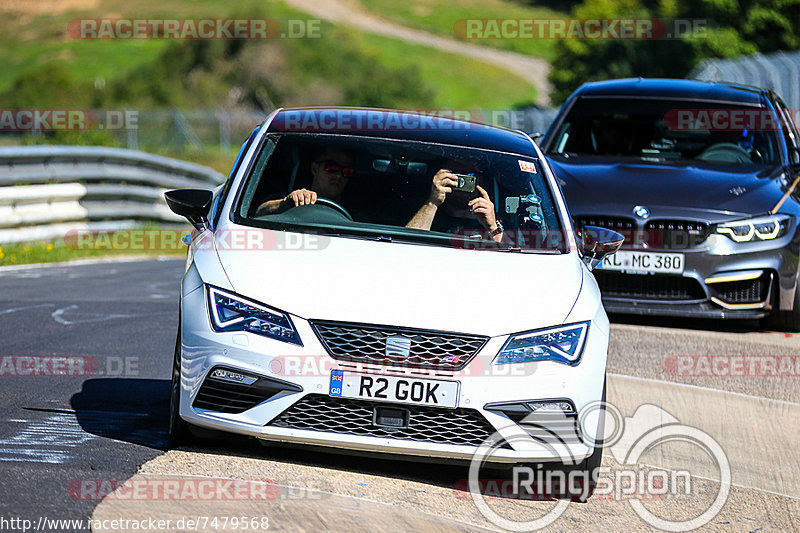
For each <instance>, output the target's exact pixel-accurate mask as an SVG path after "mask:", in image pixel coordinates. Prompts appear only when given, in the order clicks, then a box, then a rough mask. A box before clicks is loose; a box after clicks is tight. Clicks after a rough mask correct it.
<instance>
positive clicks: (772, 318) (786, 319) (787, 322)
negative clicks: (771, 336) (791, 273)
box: [765, 281, 800, 333]
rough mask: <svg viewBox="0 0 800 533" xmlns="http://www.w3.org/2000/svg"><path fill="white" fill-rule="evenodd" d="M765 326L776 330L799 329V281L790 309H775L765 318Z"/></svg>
mask: <svg viewBox="0 0 800 533" xmlns="http://www.w3.org/2000/svg"><path fill="white" fill-rule="evenodd" d="M776 307H777V306H776ZM765 326H767V328H771V329H776V330H778V331H791V332H795V333H796V332H798V331H800V281H799V282H798V285H797V288H796V289H795V291H794V306H793V307H792V310H791V311H781V310H779V309H776V310H775V311H773V312H772V314H771V315H769V316H768V317H767V319H766V320H765Z"/></svg>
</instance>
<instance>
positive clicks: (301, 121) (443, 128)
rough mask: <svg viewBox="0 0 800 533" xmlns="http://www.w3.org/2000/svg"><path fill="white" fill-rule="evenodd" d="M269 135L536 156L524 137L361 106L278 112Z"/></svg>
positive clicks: (446, 119)
mask: <svg viewBox="0 0 800 533" xmlns="http://www.w3.org/2000/svg"><path fill="white" fill-rule="evenodd" d="M267 132H268V133H308V134H339V135H355V136H361V137H371V138H384V139H398V140H410V141H421V142H430V143H437V144H450V145H456V146H464V147H468V148H480V149H486V150H497V151H501V152H511V153H518V154H524V155H530V156H532V157H536V156H537V154H536V149H535V148H534V146H533V142H532V140H531V139H530V138H529V137H528V136H527V135H525V134H524V133H522V132H519V131H514V130H509V129H506V128H501V127H498V126H489V125H486V124H480V123H478V122H470V121H466V120H459V119H455V118H449V117H443V116H440V115H436V114H434V113H433V112H431V113H418V112H413V111H400V110H393V109H373V108H363V107H302V108H291V109H288V108H287V109H280V110H278V112H277V113H276V115H275V116H274V117H273V119H272V121H271V122H270V124H269V129H268V130H267Z"/></svg>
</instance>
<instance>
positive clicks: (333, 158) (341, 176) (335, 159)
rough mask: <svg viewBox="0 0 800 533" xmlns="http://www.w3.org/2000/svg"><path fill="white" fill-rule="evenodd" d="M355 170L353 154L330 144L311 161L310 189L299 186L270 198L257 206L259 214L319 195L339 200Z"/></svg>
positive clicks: (308, 201) (313, 199)
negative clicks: (282, 195)
mask: <svg viewBox="0 0 800 533" xmlns="http://www.w3.org/2000/svg"><path fill="white" fill-rule="evenodd" d="M354 172H355V169H354V168H353V158H352V157H351V156H350V155H349V154H347V153H346V152H343V151H341V150H338V149H336V148H326V149H324V150H322V151H321V152H318V153H317V154H316V156H315V157H314V161H313V162H312V163H311V175H312V177H313V179H312V181H311V188H310V189H296V190H294V191H292V192H290V193H289V194H287V195H286V196H285V197H284V198H275V199H272V200H267V201H266V202H264V203H262V204H261V205H259V206H258V208H257V209H256V216H261V215H273V214H276V213H282V212H283V211H286V210H287V209H290V208H292V207H297V206H299V205H311V204H314V203H316V202H317V197H321V198H327V199H329V200H333V201H334V202H339V201H340V199H341V197H342V192H343V191H344V189H345V187H347V182H348V181H349V179H350V177H351V176H352V175H353V173H354Z"/></svg>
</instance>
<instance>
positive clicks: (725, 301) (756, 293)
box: [596, 235, 799, 319]
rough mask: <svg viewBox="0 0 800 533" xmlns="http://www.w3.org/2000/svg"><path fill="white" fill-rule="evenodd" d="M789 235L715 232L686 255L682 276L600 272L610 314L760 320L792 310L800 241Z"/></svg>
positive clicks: (601, 270) (687, 251)
mask: <svg viewBox="0 0 800 533" xmlns="http://www.w3.org/2000/svg"><path fill="white" fill-rule="evenodd" d="M796 240H797V239H792V238H791V237H790V236H787V237H784V238H782V239H778V241H776V242H775V243H746V244H735V243H733V242H732V241H729V240H728V239H727V237H724V236H721V235H711V236H709V237H708V238H707V240H706V241H705V242H704V243H703V246H702V247H700V248H698V249H689V250H653V251H664V252H669V253H682V254H683V256H684V261H685V269H684V272H683V274H682V275H673V274H638V273H619V272H608V271H605V270H603V269H599V270H597V271H596V277H597V280H598V284H599V285H600V290H601V292H602V295H603V305H604V306H605V308H606V311H608V312H610V313H620V314H634V315H661V316H681V317H696V318H716V319H758V318H763V317H765V316H767V315H768V314H770V313H771V312H772V311H774V310H778V309H779V310H782V311H788V310H791V309H792V306H793V302H794V293H795V291H796V290H797V272H798V255H799V254H798V245H797V243H796V242H795V241H796Z"/></svg>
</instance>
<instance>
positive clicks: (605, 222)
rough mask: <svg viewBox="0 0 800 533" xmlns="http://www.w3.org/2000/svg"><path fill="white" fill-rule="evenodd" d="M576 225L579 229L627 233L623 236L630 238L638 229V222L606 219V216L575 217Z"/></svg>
mask: <svg viewBox="0 0 800 533" xmlns="http://www.w3.org/2000/svg"><path fill="white" fill-rule="evenodd" d="M575 225H576V226H577V228H578V229H583V228H585V227H586V226H596V227H598V228H606V229H610V230H614V231H618V232H621V233H622V232H625V233H623V235H625V236H626V237H628V236H629V235H630V232H631V231H632V230H634V229H635V228H636V221H635V220H634V219H632V218H625V217H604V216H583V217H575Z"/></svg>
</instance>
